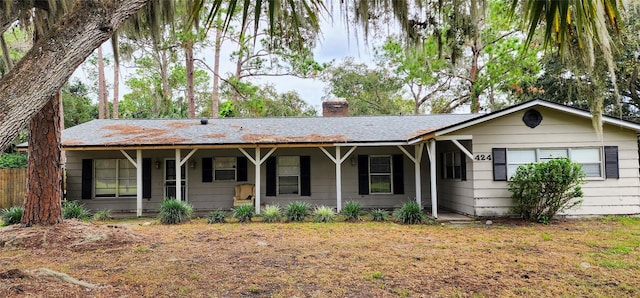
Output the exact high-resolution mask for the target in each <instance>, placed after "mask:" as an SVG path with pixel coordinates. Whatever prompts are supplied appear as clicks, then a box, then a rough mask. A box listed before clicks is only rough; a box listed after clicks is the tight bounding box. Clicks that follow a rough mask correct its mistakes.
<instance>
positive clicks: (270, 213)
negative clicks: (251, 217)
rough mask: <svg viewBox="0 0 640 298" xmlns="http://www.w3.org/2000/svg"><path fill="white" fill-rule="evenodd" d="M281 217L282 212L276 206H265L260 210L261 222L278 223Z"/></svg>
mask: <svg viewBox="0 0 640 298" xmlns="http://www.w3.org/2000/svg"><path fill="white" fill-rule="evenodd" d="M281 217H282V210H280V206H278V205H267V206H265V207H264V209H262V221H263V222H279V221H280V218H281Z"/></svg>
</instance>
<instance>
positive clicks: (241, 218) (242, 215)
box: [233, 204, 255, 222]
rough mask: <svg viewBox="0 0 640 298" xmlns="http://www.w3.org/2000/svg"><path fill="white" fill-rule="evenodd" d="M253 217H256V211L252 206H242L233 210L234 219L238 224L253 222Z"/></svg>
mask: <svg viewBox="0 0 640 298" xmlns="http://www.w3.org/2000/svg"><path fill="white" fill-rule="evenodd" d="M253 215H255V211H254V209H253V205H251V204H244V205H240V206H238V207H237V208H234V209H233V218H235V219H237V220H238V222H251V218H253Z"/></svg>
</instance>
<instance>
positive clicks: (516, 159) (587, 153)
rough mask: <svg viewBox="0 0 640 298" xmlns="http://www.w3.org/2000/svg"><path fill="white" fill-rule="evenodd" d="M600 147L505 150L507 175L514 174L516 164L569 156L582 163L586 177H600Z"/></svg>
mask: <svg viewBox="0 0 640 298" xmlns="http://www.w3.org/2000/svg"><path fill="white" fill-rule="evenodd" d="M601 156H602V154H601V152H600V148H551V149H550V148H544V149H509V150H507V175H508V177H511V176H513V174H515V172H516V169H517V168H518V166H520V165H523V164H528V163H532V162H545V161H549V160H552V159H554V158H569V159H571V160H572V161H573V162H577V163H579V164H580V165H582V170H583V171H584V172H585V174H586V175H587V177H602V158H601Z"/></svg>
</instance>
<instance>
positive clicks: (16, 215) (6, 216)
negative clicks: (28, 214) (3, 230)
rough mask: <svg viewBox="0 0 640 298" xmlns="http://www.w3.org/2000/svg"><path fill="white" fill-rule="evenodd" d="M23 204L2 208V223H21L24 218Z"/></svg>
mask: <svg viewBox="0 0 640 298" xmlns="http://www.w3.org/2000/svg"><path fill="white" fill-rule="evenodd" d="M22 211H23V209H22V206H13V207H11V208H7V209H2V210H1V211H0V218H2V225H3V226H8V225H14V224H18V223H20V221H21V220H22Z"/></svg>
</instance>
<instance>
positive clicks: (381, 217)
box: [371, 209, 389, 221]
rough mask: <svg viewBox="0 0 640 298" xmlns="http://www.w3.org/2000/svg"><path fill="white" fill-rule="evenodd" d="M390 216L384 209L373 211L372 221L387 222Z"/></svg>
mask: <svg viewBox="0 0 640 298" xmlns="http://www.w3.org/2000/svg"><path fill="white" fill-rule="evenodd" d="M388 216H389V211H387V210H384V209H373V210H371V220H373V221H386V220H387V217H388Z"/></svg>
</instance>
